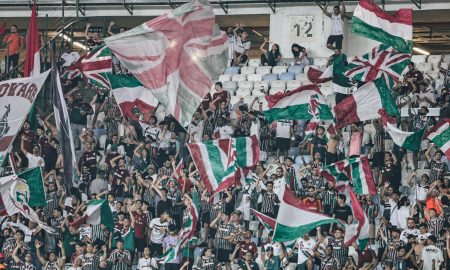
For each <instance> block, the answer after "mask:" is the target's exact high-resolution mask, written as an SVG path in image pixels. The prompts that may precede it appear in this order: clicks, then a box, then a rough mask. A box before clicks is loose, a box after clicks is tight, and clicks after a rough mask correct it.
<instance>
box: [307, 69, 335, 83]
mask: <svg viewBox="0 0 450 270" xmlns="http://www.w3.org/2000/svg"><path fill="white" fill-rule="evenodd" d="M306 75H307V76H308V80H309V81H310V82H312V83H316V84H318V83H326V82H329V81H331V80H332V79H333V65H329V66H328V67H327V68H326V69H325V71H324V72H322V71H320V70H318V69H316V68H313V67H310V68H309V69H308V72H307V73H306Z"/></svg>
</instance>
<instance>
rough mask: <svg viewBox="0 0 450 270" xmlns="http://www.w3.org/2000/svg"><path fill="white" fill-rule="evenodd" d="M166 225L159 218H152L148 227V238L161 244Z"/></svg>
mask: <svg viewBox="0 0 450 270" xmlns="http://www.w3.org/2000/svg"><path fill="white" fill-rule="evenodd" d="M167 226H168V224H167V222H163V223H161V221H160V219H159V218H154V219H152V221H151V222H150V228H151V229H152V233H151V236H150V239H151V240H152V242H153V243H155V244H162V242H163V240H164V236H165V235H166V231H167Z"/></svg>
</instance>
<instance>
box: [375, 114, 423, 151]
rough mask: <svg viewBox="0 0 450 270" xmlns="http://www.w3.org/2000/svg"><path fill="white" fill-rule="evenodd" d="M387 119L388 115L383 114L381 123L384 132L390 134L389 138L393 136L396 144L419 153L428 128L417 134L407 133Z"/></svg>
mask: <svg viewBox="0 0 450 270" xmlns="http://www.w3.org/2000/svg"><path fill="white" fill-rule="evenodd" d="M386 117H387V115H386V114H383V115H382V117H381V118H382V119H381V122H382V124H383V128H384V130H385V131H386V132H387V133H389V136H391V138H392V140H393V141H394V143H395V144H396V145H398V146H400V147H401V148H403V149H406V150H410V151H414V152H416V151H419V150H420V145H421V143H422V138H423V134H424V133H425V130H426V127H425V128H423V129H421V130H419V131H416V132H407V131H403V130H401V129H398V128H397V127H396V126H395V125H394V124H392V123H391V122H390V121H389V120H388V119H386Z"/></svg>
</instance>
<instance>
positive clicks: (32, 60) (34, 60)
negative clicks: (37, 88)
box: [24, 0, 41, 77]
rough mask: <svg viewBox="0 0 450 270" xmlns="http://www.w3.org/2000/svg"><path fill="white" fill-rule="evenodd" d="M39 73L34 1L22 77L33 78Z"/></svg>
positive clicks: (39, 59) (39, 61) (37, 34)
mask: <svg viewBox="0 0 450 270" xmlns="http://www.w3.org/2000/svg"><path fill="white" fill-rule="evenodd" d="M39 73H41V56H40V53H39V29H38V24H37V15H36V0H34V5H33V9H32V10H31V18H30V23H29V25H28V33H27V50H26V53H25V66H24V76H25V77H29V76H35V75H37V74H39Z"/></svg>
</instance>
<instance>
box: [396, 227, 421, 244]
mask: <svg viewBox="0 0 450 270" xmlns="http://www.w3.org/2000/svg"><path fill="white" fill-rule="evenodd" d="M408 235H415V236H418V235H419V230H418V229H405V230H403V231H402V233H401V234H400V240H402V241H403V242H405V243H407V242H408Z"/></svg>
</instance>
